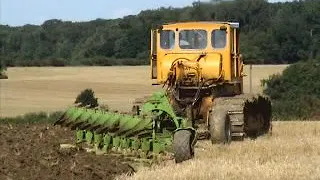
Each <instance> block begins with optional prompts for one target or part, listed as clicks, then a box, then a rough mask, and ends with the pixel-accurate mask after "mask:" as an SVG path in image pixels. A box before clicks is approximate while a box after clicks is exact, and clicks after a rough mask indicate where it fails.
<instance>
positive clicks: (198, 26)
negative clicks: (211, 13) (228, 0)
mask: <svg viewBox="0 0 320 180" xmlns="http://www.w3.org/2000/svg"><path fill="white" fill-rule="evenodd" d="M221 27H223V28H225V29H226V32H227V39H226V46H225V48H221V49H214V48H213V47H212V44H211V35H212V31H213V30H220V28H221ZM162 30H172V31H174V32H176V33H175V46H174V48H173V49H162V48H161V46H160V33H159V31H156V32H157V33H156V35H155V36H156V38H157V41H155V42H156V62H154V61H153V63H156V67H157V68H156V70H157V71H156V74H157V77H156V79H157V82H158V83H159V84H163V83H165V82H166V80H167V78H168V74H169V73H170V72H172V71H173V68H172V67H173V66H175V67H177V65H175V63H177V61H179V63H182V64H183V65H184V67H189V66H190V68H192V67H197V68H198V70H200V72H199V73H200V74H199V78H203V80H207V79H218V78H220V80H223V81H225V82H228V81H232V79H233V78H241V77H240V76H241V75H242V72H240V71H242V68H241V67H240V68H239V67H236V66H238V65H239V64H241V65H242V62H241V60H240V58H239V57H237V58H234V57H236V56H233V55H232V51H233V49H232V47H233V45H235V44H237V42H236V41H237V38H236V39H235V38H234V34H233V32H234V31H235V30H234V29H233V28H232V27H231V26H230V24H228V23H225V22H187V23H175V24H167V25H163V26H162ZM182 30H205V31H206V32H207V46H206V48H204V49H196V50H194V49H181V48H180V47H179V32H180V31H182ZM155 36H154V37H155ZM153 47H154V46H153ZM237 48H238V47H237ZM233 62H234V63H233ZM232 66H234V67H232ZM174 71H181V69H180V70H179V68H178V69H175V70H174ZM189 72H190V73H191V74H192V72H191V71H189ZM176 73H177V74H179V72H176Z"/></svg>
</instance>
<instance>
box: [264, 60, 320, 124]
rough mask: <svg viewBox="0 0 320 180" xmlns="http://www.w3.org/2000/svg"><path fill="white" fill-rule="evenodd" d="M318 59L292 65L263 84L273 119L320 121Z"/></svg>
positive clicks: (319, 73) (319, 62)
mask: <svg viewBox="0 0 320 180" xmlns="http://www.w3.org/2000/svg"><path fill="white" fill-rule="evenodd" d="M319 77H320V58H319V59H317V60H308V61H301V62H298V63H295V64H293V65H291V66H289V67H287V68H286V69H285V70H284V71H283V73H282V74H281V75H280V74H275V75H272V76H270V77H269V78H268V79H265V80H263V81H262V83H263V85H265V89H264V93H265V94H267V95H268V96H270V98H271V100H272V102H273V107H272V109H273V118H274V119H275V120H293V119H297V120H310V119H311V120H312V119H313V120H317V119H319V118H320V108H319V107H320V80H319Z"/></svg>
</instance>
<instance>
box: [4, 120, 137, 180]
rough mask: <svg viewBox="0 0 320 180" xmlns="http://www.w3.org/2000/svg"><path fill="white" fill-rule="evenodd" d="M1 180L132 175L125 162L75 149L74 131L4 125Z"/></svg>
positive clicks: (48, 127)
mask: <svg viewBox="0 0 320 180" xmlns="http://www.w3.org/2000/svg"><path fill="white" fill-rule="evenodd" d="M0 136H1V139H0V152H1V154H0V179H2V180H18V179H26V180H29V179H30V180H37V179H39V180H40V179H41V180H45V179H59V180H64V179H66V180H67V179H68V180H69V179H72V180H75V179H95V180H96V179H97V180H99V179H113V178H114V177H115V175H119V174H122V173H131V172H132V168H131V167H130V166H129V165H128V164H126V163H125V162H124V161H123V160H122V159H120V158H115V157H113V156H112V157H110V156H103V157H101V156H98V155H95V154H91V153H87V152H84V151H77V150H75V149H63V150H62V149H60V143H71V142H73V133H72V132H71V131H70V130H67V129H63V128H60V127H56V126H52V125H44V124H42V125H3V124H2V125H0Z"/></svg>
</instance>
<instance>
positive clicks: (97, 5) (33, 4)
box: [0, 0, 290, 26]
mask: <svg viewBox="0 0 320 180" xmlns="http://www.w3.org/2000/svg"><path fill="white" fill-rule="evenodd" d="M194 1H195V0H157V1H151V0H117V1H111V0H91V1H90V0H0V24H8V25H11V26H20V25H24V24H37V25H39V24H42V23H43V22H44V21H46V20H48V19H62V20H69V21H88V20H94V19H97V18H103V19H113V18H119V17H123V16H125V15H131V14H138V13H139V12H140V11H141V10H146V9H156V8H159V7H169V6H172V7H184V6H188V5H191V4H192V2H194ZM275 1H282V2H283V1H288V0H269V2H275ZM289 1H290V0H289Z"/></svg>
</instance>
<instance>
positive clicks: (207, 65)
mask: <svg viewBox="0 0 320 180" xmlns="http://www.w3.org/2000/svg"><path fill="white" fill-rule="evenodd" d="M160 66H161V68H160V69H162V71H161V77H162V78H161V79H163V80H165V81H166V80H169V81H171V83H179V84H181V85H185V86H198V85H199V83H200V82H203V81H207V80H219V79H221V78H223V77H222V75H223V73H222V58H221V54H219V53H207V54H204V53H189V54H187V53H183V54H181V53H175V54H166V55H164V57H163V61H162V62H161V64H160ZM173 81H175V82H173Z"/></svg>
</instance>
